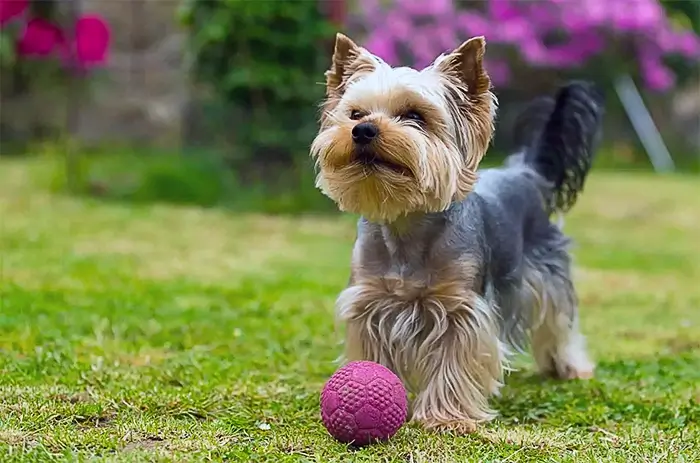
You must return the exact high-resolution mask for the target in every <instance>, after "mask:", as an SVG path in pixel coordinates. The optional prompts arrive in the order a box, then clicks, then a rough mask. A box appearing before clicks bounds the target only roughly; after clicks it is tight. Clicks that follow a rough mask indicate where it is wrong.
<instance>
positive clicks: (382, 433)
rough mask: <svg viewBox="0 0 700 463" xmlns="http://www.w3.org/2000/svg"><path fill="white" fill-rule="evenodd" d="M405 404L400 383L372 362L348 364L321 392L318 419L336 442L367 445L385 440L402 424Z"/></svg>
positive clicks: (405, 412) (384, 369)
mask: <svg viewBox="0 0 700 463" xmlns="http://www.w3.org/2000/svg"><path fill="white" fill-rule="evenodd" d="M407 412H408V404H407V399H406V389H405V388H404V386H403V384H402V383H401V380H400V379H399V378H398V376H396V375H395V374H394V373H393V372H392V371H391V370H389V369H388V368H386V367H384V366H382V365H380V364H378V363H374V362H368V361H361V362H350V363H348V364H347V365H345V366H344V367H342V368H340V369H339V370H338V371H336V372H335V373H334V374H333V376H331V377H330V379H329V380H328V382H326V384H325V386H324V387H323V391H322V392H321V419H322V420H323V424H324V426H325V427H326V429H327V430H328V432H329V433H330V434H331V435H332V436H333V437H335V438H336V439H338V440H339V441H340V442H344V443H352V444H354V445H358V446H360V445H367V444H370V443H372V442H375V441H382V440H386V439H389V438H390V437H391V436H393V435H394V434H396V431H398V430H399V428H400V427H401V426H402V425H403V423H404V422H405V421H406V414H407Z"/></svg>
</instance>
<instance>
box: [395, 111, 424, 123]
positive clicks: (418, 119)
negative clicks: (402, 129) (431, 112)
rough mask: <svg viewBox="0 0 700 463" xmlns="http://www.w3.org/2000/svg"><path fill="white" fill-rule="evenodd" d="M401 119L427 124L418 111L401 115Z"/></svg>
mask: <svg viewBox="0 0 700 463" xmlns="http://www.w3.org/2000/svg"><path fill="white" fill-rule="evenodd" d="M401 118H402V119H408V120H410V121H415V122H425V119H423V116H421V115H420V114H419V113H417V112H416V111H408V112H405V113H404V114H402V115H401Z"/></svg>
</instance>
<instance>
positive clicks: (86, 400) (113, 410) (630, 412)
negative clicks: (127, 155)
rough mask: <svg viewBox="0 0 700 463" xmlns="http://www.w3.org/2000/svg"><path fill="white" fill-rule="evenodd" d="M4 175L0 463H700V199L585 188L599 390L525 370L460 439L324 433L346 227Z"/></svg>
mask: <svg viewBox="0 0 700 463" xmlns="http://www.w3.org/2000/svg"><path fill="white" fill-rule="evenodd" d="M33 169H34V166H33V165H32V164H31V163H27V162H24V161H23V162H19V161H13V162H9V161H5V162H2V163H0V256H1V257H2V278H1V279H0V291H1V293H0V295H1V298H0V304H1V305H0V461H3V462H12V461H37V462H43V461H58V460H61V461H86V460H93V461H94V460H98V461H207V460H213V461H221V460H228V461H241V462H248V461H270V462H292V461H293V462H297V461H298V462H301V461H318V462H335V461H337V462H340V461H342V462H346V461H367V462H369V461H372V462H374V461H377V462H451V461H455V462H464V461H475V462H477V461H478V462H489V461H503V462H505V461H508V462H515V461H570V462H587V461H590V462H594V461H595V462H598V461H619V462H643V461H649V462H652V461H654V462H660V461H686V462H691V461H698V460H700V424H698V423H699V422H700V239H698V237H700V182H699V181H698V179H697V178H694V177H680V176H679V177H666V178H662V177H657V176H653V175H646V174H634V175H632V174H621V173H618V174H613V173H594V175H592V177H591V178H590V181H589V183H588V185H587V188H586V192H585V193H584V194H583V196H582V197H581V199H580V202H579V204H578V205H577V206H576V207H575V209H574V211H573V212H572V213H571V214H570V216H569V218H568V222H567V229H568V231H569V232H570V233H571V234H572V235H573V236H574V238H575V239H576V241H577V243H578V247H577V248H576V249H575V255H576V263H577V267H576V280H577V284H578V288H579V292H580V297H581V314H582V324H583V329H584V331H585V333H586V334H587V335H588V338H589V343H590V346H591V350H592V353H593V355H594V356H595V357H596V359H597V361H598V371H597V377H596V378H595V379H594V380H592V381H589V382H569V383H561V382H556V381H551V380H548V381H544V380H540V379H539V378H537V377H536V376H534V375H533V370H532V367H531V365H530V363H529V362H526V363H524V364H523V367H522V369H521V370H520V371H518V372H516V373H513V374H511V375H510V376H509V378H508V380H507V386H506V387H505V389H504V391H503V396H502V397H501V398H500V399H498V400H497V401H495V405H496V407H497V408H498V410H499V411H500V413H501V416H500V418H499V419H497V420H496V421H495V422H493V423H491V424H488V425H486V426H483V427H481V428H480V429H479V430H478V432H477V433H476V434H474V435H470V436H466V437H454V436H450V435H442V436H437V435H431V434H427V433H425V432H423V431H421V430H420V429H418V428H416V427H414V426H412V425H408V426H405V427H404V428H403V429H402V430H401V431H399V433H398V434H397V435H396V437H395V438H394V439H393V440H392V441H390V442H389V443H387V444H382V445H375V446H371V447H368V448H364V449H360V450H352V449H349V448H347V447H346V446H344V445H341V444H339V443H336V442H334V441H333V440H332V439H331V438H330V437H329V436H328V435H327V433H326V432H325V430H324V428H323V426H322V425H321V422H320V419H319V410H318V395H319V391H320V388H321V387H322V385H323V383H324V381H325V380H326V379H327V378H328V376H329V375H330V374H332V373H333V371H334V369H335V365H334V363H333V360H334V358H335V357H336V356H337V355H338V354H339V352H340V346H339V345H338V341H339V337H338V336H337V335H336V333H335V332H334V328H333V302H334V299H335V296H336V295H337V293H338V291H340V290H341V288H342V287H343V285H344V283H345V282H346V281H347V276H348V261H349V257H350V250H351V246H352V241H353V237H354V224H353V220H352V218H350V217H337V216H335V217H325V218H324V217H305V218H297V219H294V218H289V217H277V218H275V217H270V216H262V215H234V214H230V213H225V212H223V211H219V210H217V209H209V210H203V209H197V208H194V207H184V206H181V207H172V206H165V205H154V206H149V205H145V204H142V205H138V206H129V205H126V204H119V203H114V202H111V203H104V202H100V201H97V200H85V199H77V198H71V197H66V196H60V195H55V194H51V193H49V192H47V191H46V190H43V189H40V188H37V187H36V186H33V183H32V179H33V176H32V175H30V174H31V172H32V171H33Z"/></svg>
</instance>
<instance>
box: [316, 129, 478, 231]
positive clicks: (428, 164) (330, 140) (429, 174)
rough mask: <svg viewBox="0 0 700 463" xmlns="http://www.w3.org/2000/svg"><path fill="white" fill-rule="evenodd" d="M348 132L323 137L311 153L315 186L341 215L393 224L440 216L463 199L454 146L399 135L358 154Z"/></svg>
mask: <svg viewBox="0 0 700 463" xmlns="http://www.w3.org/2000/svg"><path fill="white" fill-rule="evenodd" d="M349 130H350V129H348V128H345V127H342V126H335V127H332V128H329V129H327V130H325V131H322V132H321V133H320V134H319V136H318V137H317V138H316V139H315V140H314V143H313V144H312V147H311V151H312V155H314V156H315V157H316V158H317V165H318V167H319V173H318V177H317V180H316V184H317V186H318V187H319V188H321V190H322V191H323V192H324V193H325V194H326V195H327V196H328V197H330V198H331V199H332V200H334V201H335V202H336V203H337V204H338V207H339V208H340V209H341V210H343V211H346V212H352V213H357V214H361V215H363V216H364V217H365V218H367V219H368V220H371V221H376V222H391V221H394V220H396V219H397V218H399V217H401V216H403V215H406V214H409V213H412V212H437V211H442V210H444V209H446V208H447V207H448V206H449V205H450V203H451V202H452V201H453V200H454V199H455V197H456V196H459V195H460V194H462V193H463V192H462V189H461V188H460V186H461V183H463V182H460V180H461V179H462V177H463V175H464V174H463V173H462V171H463V169H464V165H463V164H464V157H463V155H462V154H461V153H460V152H459V151H458V149H457V148H456V147H455V146H453V145H450V144H447V143H445V142H443V141H441V140H439V139H437V138H436V137H431V136H430V135H426V134H420V135H412V134H410V133H407V132H408V129H406V130H403V131H402V130H400V129H397V130H393V131H384V132H383V135H382V137H381V139H380V140H378V141H377V142H376V143H374V144H373V145H372V146H371V147H362V148H358V147H355V146H354V145H353V143H352V141H351V136H350V133H349ZM464 194H466V193H464Z"/></svg>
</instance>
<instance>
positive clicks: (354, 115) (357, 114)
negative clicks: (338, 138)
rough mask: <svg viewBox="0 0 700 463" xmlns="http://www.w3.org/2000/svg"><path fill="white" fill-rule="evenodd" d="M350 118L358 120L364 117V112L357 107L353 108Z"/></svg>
mask: <svg viewBox="0 0 700 463" xmlns="http://www.w3.org/2000/svg"><path fill="white" fill-rule="evenodd" d="M350 119H352V120H353V121H356V120H358V119H362V113H361V112H360V111H358V110H357V109H353V110H352V112H351V113H350Z"/></svg>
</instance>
